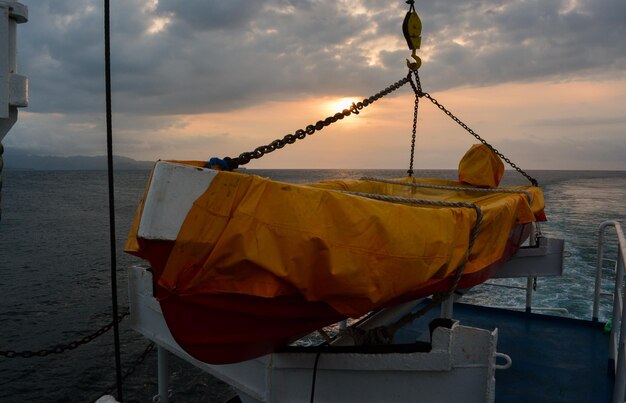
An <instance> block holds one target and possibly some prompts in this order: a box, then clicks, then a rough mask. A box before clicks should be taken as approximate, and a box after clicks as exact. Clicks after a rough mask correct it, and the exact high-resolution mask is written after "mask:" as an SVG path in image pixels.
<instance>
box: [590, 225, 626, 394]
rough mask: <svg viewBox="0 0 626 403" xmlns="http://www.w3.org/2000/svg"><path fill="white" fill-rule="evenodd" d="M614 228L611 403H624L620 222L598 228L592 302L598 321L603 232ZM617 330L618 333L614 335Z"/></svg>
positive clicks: (624, 247)
mask: <svg viewBox="0 0 626 403" xmlns="http://www.w3.org/2000/svg"><path fill="white" fill-rule="evenodd" d="M609 227H613V228H614V229H615V232H616V234H617V259H616V261H617V264H616V273H615V292H614V295H613V314H612V316H611V321H612V326H611V336H610V338H609V366H610V368H611V369H613V371H614V373H615V385H614V386H613V402H614V403H617V402H619V403H623V402H624V398H625V397H626V311H625V310H624V296H625V295H626V288H625V286H624V268H625V267H626V237H625V236H624V231H623V230H622V226H621V224H620V222H619V221H615V220H611V221H605V222H603V223H602V224H600V228H599V230H598V259H597V266H596V286H595V294H594V299H593V318H592V320H593V321H594V322H597V321H598V315H599V311H600V293H601V285H602V263H603V261H604V232H605V230H606V229H607V228H609ZM618 329H619V333H618V332H617V331H618Z"/></svg>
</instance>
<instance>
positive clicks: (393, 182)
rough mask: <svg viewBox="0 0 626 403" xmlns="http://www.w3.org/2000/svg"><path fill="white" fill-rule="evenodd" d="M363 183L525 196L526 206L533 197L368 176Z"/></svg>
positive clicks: (506, 191)
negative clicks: (526, 199)
mask: <svg viewBox="0 0 626 403" xmlns="http://www.w3.org/2000/svg"><path fill="white" fill-rule="evenodd" d="M361 180H363V181H370V182H382V183H389V184H392V185H400V186H410V187H416V188H427V189H439V190H451V191H460V192H477V193H513V194H520V193H522V194H525V195H526V197H527V198H528V204H532V202H533V195H532V194H531V193H530V192H529V191H528V190H521V189H520V190H513V189H485V188H473V187H463V186H443V185H431V184H428V183H411V182H399V181H394V180H391V179H383V178H374V177H370V176H364V177H362V178H361Z"/></svg>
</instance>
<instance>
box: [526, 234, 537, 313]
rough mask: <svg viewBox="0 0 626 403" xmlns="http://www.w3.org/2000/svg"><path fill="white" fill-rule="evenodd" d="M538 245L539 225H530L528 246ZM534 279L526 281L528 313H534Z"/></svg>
mask: <svg viewBox="0 0 626 403" xmlns="http://www.w3.org/2000/svg"><path fill="white" fill-rule="evenodd" d="M536 244H537V224H536V223H534V222H533V223H530V237H529V238H528V245H529V246H535V245H536ZM533 283H534V281H533V278H532V277H528V278H527V279H526V313H531V312H532V304H533Z"/></svg>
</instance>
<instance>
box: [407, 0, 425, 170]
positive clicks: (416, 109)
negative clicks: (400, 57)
mask: <svg viewBox="0 0 626 403" xmlns="http://www.w3.org/2000/svg"><path fill="white" fill-rule="evenodd" d="M411 7H413V5H411ZM413 73H415V81H416V83H414V82H413V80H412V79H411V74H413ZM407 78H408V79H409V84H411V88H413V92H414V93H415V104H414V105H413V133H412V135H411V160H410V162H409V170H408V171H406V173H407V174H408V175H409V176H413V160H414V156H415V137H416V133H417V113H418V112H419V104H420V94H421V93H422V84H421V83H420V78H419V75H418V74H417V70H409V74H408V75H407Z"/></svg>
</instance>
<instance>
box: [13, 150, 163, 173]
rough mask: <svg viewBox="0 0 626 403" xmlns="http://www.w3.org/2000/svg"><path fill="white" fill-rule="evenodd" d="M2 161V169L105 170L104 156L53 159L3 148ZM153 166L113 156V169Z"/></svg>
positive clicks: (148, 167)
mask: <svg viewBox="0 0 626 403" xmlns="http://www.w3.org/2000/svg"><path fill="white" fill-rule="evenodd" d="M3 159H4V169H20V170H36V171H54V170H97V169H107V157H106V156H104V155H99V156H95V157H86V156H80V155H79V156H73V157H53V156H42V155H33V154H29V153H27V152H24V151H21V150H18V149H14V148H5V150H4V155H3ZM153 164H154V162H153V161H136V160H134V159H132V158H127V157H121V156H113V166H114V168H115V169H120V170H123V169H150V168H152V165H153Z"/></svg>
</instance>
